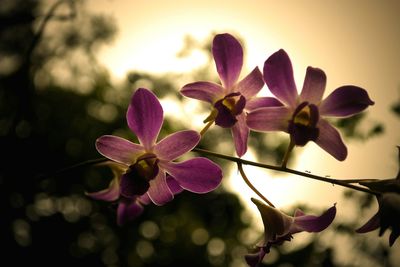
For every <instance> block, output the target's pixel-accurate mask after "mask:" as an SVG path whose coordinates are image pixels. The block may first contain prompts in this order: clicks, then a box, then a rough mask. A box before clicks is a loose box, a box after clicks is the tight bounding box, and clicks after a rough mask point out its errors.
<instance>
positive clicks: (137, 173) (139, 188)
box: [123, 153, 159, 197]
mask: <svg viewBox="0 0 400 267" xmlns="http://www.w3.org/2000/svg"><path fill="white" fill-rule="evenodd" d="M158 172H159V167H158V159H157V157H156V155H154V154H152V153H146V154H144V155H142V156H140V157H139V158H138V159H137V160H136V162H135V163H134V164H132V165H130V166H129V169H128V171H127V172H126V173H125V174H124V175H123V176H124V179H125V180H126V179H128V180H130V182H129V185H128V187H129V188H128V191H129V193H128V194H126V193H125V196H127V197H131V196H132V195H139V196H140V195H143V194H144V193H146V192H147V190H148V189H149V187H150V181H151V180H153V179H154V178H155V177H156V176H157V174H158ZM126 191H127V190H125V192H126Z"/></svg>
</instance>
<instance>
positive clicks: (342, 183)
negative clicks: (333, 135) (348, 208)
mask: <svg viewBox="0 0 400 267" xmlns="http://www.w3.org/2000/svg"><path fill="white" fill-rule="evenodd" d="M193 151H197V152H200V153H203V154H206V155H210V156H214V157H217V158H220V159H225V160H229V161H233V162H236V163H242V164H245V165H251V166H256V167H259V168H264V169H269V170H274V171H279V172H286V173H291V174H295V175H299V176H303V177H307V178H310V179H314V180H318V181H322V182H327V183H330V184H336V185H340V186H343V187H347V188H351V189H354V190H357V191H361V192H365V193H369V194H374V195H379V193H377V192H374V191H371V190H369V189H367V188H364V187H361V186H357V185H353V184H350V183H347V182H346V180H338V179H333V178H328V177H322V176H318V175H313V174H311V173H305V172H300V171H296V170H292V169H289V168H283V167H280V166H273V165H268V164H263V163H258V162H254V161H249V160H244V159H241V158H237V157H232V156H228V155H224V154H219V153H216V152H212V151H208V150H205V149H200V148H194V149H193Z"/></svg>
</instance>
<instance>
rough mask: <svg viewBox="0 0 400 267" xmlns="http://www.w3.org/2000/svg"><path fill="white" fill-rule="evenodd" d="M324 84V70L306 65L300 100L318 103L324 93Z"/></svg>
mask: <svg viewBox="0 0 400 267" xmlns="http://www.w3.org/2000/svg"><path fill="white" fill-rule="evenodd" d="M325 86H326V75H325V72H324V71H323V70H321V69H318V68H312V67H308V68H307V72H306V77H305V79H304V84H303V89H302V90H301V94H300V98H301V100H302V101H307V102H309V103H312V104H316V105H318V104H319V103H320V102H321V100H322V96H323V95H324V91H325Z"/></svg>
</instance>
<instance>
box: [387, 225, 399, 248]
mask: <svg viewBox="0 0 400 267" xmlns="http://www.w3.org/2000/svg"><path fill="white" fill-rule="evenodd" d="M399 236H400V231H399V230H398V229H392V233H390V236H389V246H393V244H394V242H395V241H396V239H397V238H398V237H399Z"/></svg>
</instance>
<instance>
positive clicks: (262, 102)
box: [245, 96, 283, 111]
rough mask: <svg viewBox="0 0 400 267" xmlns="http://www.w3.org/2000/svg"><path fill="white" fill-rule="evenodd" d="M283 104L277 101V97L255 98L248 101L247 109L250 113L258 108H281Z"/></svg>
mask: <svg viewBox="0 0 400 267" xmlns="http://www.w3.org/2000/svg"><path fill="white" fill-rule="evenodd" d="M281 106H283V104H282V103H281V102H280V101H279V100H278V99H276V98H275V97H269V96H266V97H255V98H252V99H250V100H248V101H246V107H245V109H246V110H248V111H253V110H255V109H257V108H266V107H281Z"/></svg>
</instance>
